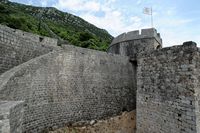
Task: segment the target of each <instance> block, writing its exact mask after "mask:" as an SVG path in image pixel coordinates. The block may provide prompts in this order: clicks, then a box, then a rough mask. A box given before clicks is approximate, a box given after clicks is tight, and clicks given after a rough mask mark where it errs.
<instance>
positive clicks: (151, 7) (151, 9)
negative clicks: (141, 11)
mask: <svg viewBox="0 0 200 133" xmlns="http://www.w3.org/2000/svg"><path fill="white" fill-rule="evenodd" d="M151 27H152V28H153V9H152V7H151Z"/></svg>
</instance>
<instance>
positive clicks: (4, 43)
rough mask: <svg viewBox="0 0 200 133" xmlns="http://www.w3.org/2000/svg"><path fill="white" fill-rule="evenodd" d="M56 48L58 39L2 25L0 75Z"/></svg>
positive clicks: (0, 35) (0, 29)
mask: <svg viewBox="0 0 200 133" xmlns="http://www.w3.org/2000/svg"><path fill="white" fill-rule="evenodd" d="M56 48H58V47H57V40H56V39H52V38H48V37H42V36H39V35H34V34H31V33H27V32H23V31H20V30H16V29H11V28H9V27H6V26H2V25H0V74H2V73H3V72H5V71H7V70H9V69H11V68H13V67H14V66H17V65H19V64H21V63H23V62H26V61H28V60H30V59H33V58H35V57H37V56H40V55H43V54H46V53H48V52H50V51H52V50H54V49H56Z"/></svg>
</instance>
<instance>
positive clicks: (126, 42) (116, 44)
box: [108, 28, 162, 57]
mask: <svg viewBox="0 0 200 133" xmlns="http://www.w3.org/2000/svg"><path fill="white" fill-rule="evenodd" d="M161 47H162V39H161V38H160V34H159V33H157V31H156V29H154V28H151V29H142V30H141V34H139V30H136V31H131V32H128V33H123V34H121V35H119V36H117V37H116V38H114V39H113V41H112V43H111V44H110V46H109V48H108V52H109V53H114V54H120V55H126V56H131V57H135V56H136V55H137V54H138V53H141V52H144V51H150V50H155V49H158V48H161Z"/></svg>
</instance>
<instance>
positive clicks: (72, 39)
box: [0, 0, 113, 50]
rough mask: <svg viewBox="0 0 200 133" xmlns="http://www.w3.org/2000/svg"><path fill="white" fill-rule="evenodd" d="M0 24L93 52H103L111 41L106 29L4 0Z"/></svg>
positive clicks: (62, 14)
mask: <svg viewBox="0 0 200 133" xmlns="http://www.w3.org/2000/svg"><path fill="white" fill-rule="evenodd" d="M0 24H3V25H7V26H9V27H11V28H16V29H21V30H24V31H27V32H32V33H36V34H39V35H43V36H48V37H53V38H57V39H59V41H63V40H67V41H68V42H69V43H71V44H73V45H76V46H80V47H85V48H91V49H97V50H106V49H107V47H108V44H109V43H110V42H111V40H112V38H113V37H112V36H111V35H110V34H109V33H108V32H107V31H106V30H104V29H100V28H98V27H96V26H94V25H92V24H90V23H88V22H87V21H85V20H83V19H82V18H80V17H77V16H75V15H72V14H70V13H66V12H62V11H59V10H57V9H56V8H53V7H35V6H29V5H24V4H19V3H14V2H10V1H8V0H1V1H0ZM61 43H62V42H61Z"/></svg>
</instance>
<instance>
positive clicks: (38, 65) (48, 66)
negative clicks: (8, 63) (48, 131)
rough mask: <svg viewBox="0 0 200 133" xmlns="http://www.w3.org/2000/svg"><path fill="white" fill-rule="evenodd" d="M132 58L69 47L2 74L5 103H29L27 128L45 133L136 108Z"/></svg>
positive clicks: (0, 91)
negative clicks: (68, 124) (78, 122)
mask: <svg viewBox="0 0 200 133" xmlns="http://www.w3.org/2000/svg"><path fill="white" fill-rule="evenodd" d="M132 67H133V66H132V64H131V63H130V62H129V58H128V57H123V56H118V55H112V54H107V53H105V52H99V51H95V50H88V49H83V48H77V47H73V46H65V48H64V50H62V51H60V52H58V51H54V52H51V53H49V54H46V55H43V56H40V57H38V58H36V59H32V60H30V61H28V62H26V63H24V64H21V65H20V66H17V67H15V68H13V69H11V70H10V71H7V72H6V73H4V74H3V75H1V76H0V85H1V86H0V99H1V100H24V101H25V103H26V104H25V105H26V106H25V111H24V119H23V129H24V131H27V132H30V133H31V132H40V131H42V130H43V129H44V128H49V127H54V128H55V127H62V126H64V125H65V124H66V123H69V122H75V121H80V120H92V119H100V118H105V117H109V116H113V115H117V114H119V113H120V112H122V111H125V110H127V111H130V110H134V109H135V107H136V99H135V95H136V93H135V91H136V84H134V82H133V77H135V73H134V71H133V68H132Z"/></svg>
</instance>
